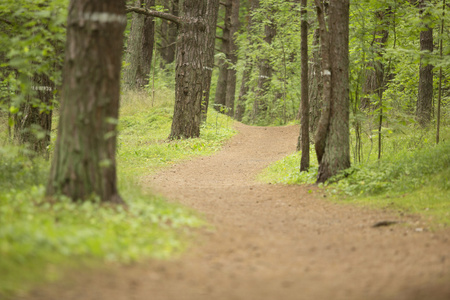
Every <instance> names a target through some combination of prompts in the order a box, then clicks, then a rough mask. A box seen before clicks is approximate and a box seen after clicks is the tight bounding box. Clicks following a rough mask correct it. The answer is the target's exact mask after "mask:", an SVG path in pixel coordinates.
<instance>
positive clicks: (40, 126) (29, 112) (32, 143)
mask: <svg viewBox="0 0 450 300" xmlns="http://www.w3.org/2000/svg"><path fill="white" fill-rule="evenodd" d="M32 88H33V90H34V91H35V93H36V94H35V95H31V96H29V97H28V98H29V99H28V100H27V101H26V102H25V103H22V104H21V107H20V112H19V113H18V114H17V115H15V122H14V137H15V139H16V140H17V142H18V143H19V144H23V145H27V146H28V147H29V148H30V149H31V150H33V151H35V152H36V153H38V154H40V155H44V156H45V157H48V151H47V147H48V145H49V144H50V132H51V129H52V107H51V106H52V100H53V96H54V95H53V90H54V89H55V86H54V83H53V82H52V81H51V80H50V78H49V77H48V76H47V75H45V74H36V75H35V76H34V77H33V87H32ZM31 98H34V99H31Z"/></svg>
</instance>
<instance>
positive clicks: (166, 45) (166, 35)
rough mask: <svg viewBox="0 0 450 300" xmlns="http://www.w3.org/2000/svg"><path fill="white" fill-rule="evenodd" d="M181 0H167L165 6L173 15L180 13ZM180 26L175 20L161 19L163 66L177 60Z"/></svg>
mask: <svg viewBox="0 0 450 300" xmlns="http://www.w3.org/2000/svg"><path fill="white" fill-rule="evenodd" d="M178 7H179V0H165V1H164V8H165V9H166V10H167V11H168V12H169V13H170V14H172V15H174V16H178V15H179V13H178V12H179V9H178ZM177 34H178V26H177V24H176V23H174V22H170V21H167V20H164V19H163V20H162V21H161V48H160V55H161V57H162V59H163V60H164V63H163V62H161V67H162V68H164V67H165V64H170V63H172V62H173V61H174V60H175V52H176V50H175V49H176V43H177Z"/></svg>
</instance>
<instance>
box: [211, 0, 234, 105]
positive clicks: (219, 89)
mask: <svg viewBox="0 0 450 300" xmlns="http://www.w3.org/2000/svg"><path fill="white" fill-rule="evenodd" d="M232 1H233V0H226V2H225V20H224V24H223V30H222V39H221V40H222V45H221V47H220V50H221V51H222V53H224V54H225V59H223V58H221V59H219V62H218V64H219V76H218V77H217V85H216V94H215V96H214V104H215V106H214V107H215V109H216V110H217V111H220V112H225V110H224V108H225V107H226V103H227V102H226V101H227V87H228V60H229V59H230V53H229V49H230V43H231V31H230V30H231V12H232Z"/></svg>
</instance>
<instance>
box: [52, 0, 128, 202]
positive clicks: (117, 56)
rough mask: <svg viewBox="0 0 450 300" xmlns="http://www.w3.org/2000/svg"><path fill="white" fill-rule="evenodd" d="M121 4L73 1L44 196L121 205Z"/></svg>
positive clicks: (114, 0) (105, 0)
mask: <svg viewBox="0 0 450 300" xmlns="http://www.w3.org/2000/svg"><path fill="white" fill-rule="evenodd" d="M125 26H126V16H125V1H124V0H103V1H90V0H71V1H70V4H69V16H68V22H67V41H66V56H65V64H64V71H63V74H64V75H63V88H62V105H61V115H60V122H59V128H58V138H57V141H56V146H55V153H54V156H53V160H52V166H51V171H50V177H49V181H48V184H47V195H48V196H54V195H59V194H63V195H66V196H67V197H69V198H71V199H73V200H85V199H89V198H91V197H93V196H94V195H96V196H98V197H99V198H100V200H101V201H104V202H113V203H122V202H123V201H122V199H121V197H120V196H119V194H118V191H117V178H116V177H117V176H116V136H117V129H116V126H117V121H118V113H119V95H120V69H121V65H122V61H121V55H122V50H123V31H124V29H125Z"/></svg>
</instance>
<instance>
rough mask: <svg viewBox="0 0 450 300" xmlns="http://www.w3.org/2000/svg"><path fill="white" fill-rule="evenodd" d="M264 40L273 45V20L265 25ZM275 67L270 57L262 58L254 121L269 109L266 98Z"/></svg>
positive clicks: (254, 107) (274, 30)
mask: <svg viewBox="0 0 450 300" xmlns="http://www.w3.org/2000/svg"><path fill="white" fill-rule="evenodd" d="M264 33H265V37H264V42H265V43H267V45H271V44H272V41H273V39H274V37H275V35H276V33H277V30H276V28H275V24H273V23H272V22H271V24H269V25H265V26H264ZM272 73H273V68H272V66H271V64H270V60H269V59H268V58H263V59H261V63H260V65H259V78H258V87H257V91H256V99H255V103H254V104H253V121H254V122H256V120H257V119H258V118H260V117H261V114H262V113H265V112H266V111H267V99H264V98H265V96H266V94H267V92H268V90H269V88H270V82H271V79H272Z"/></svg>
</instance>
